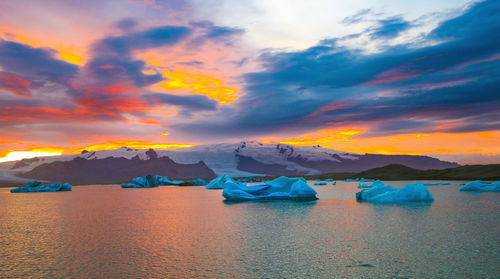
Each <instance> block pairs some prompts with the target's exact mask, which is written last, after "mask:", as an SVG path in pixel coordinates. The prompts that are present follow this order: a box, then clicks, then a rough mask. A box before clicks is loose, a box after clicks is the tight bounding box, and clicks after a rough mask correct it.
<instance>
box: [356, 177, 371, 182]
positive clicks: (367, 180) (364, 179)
mask: <svg viewBox="0 0 500 279" xmlns="http://www.w3.org/2000/svg"><path fill="white" fill-rule="evenodd" d="M359 181H360V182H375V179H369V178H361V179H360V180H359Z"/></svg>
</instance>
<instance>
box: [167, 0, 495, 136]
mask: <svg viewBox="0 0 500 279" xmlns="http://www.w3.org/2000/svg"><path fill="white" fill-rule="evenodd" d="M499 7H500V2H498V1H491V0H490V1H484V2H480V3H478V4H476V5H473V6H471V7H470V9H468V10H467V11H466V12H465V13H464V14H462V15H460V16H458V17H457V18H454V19H451V20H448V21H445V22H442V23H441V24H440V25H439V26H438V27H437V28H436V29H434V30H433V31H432V32H430V34H429V35H428V37H427V38H426V39H427V40H432V41H436V42H438V43H436V44H434V45H432V46H421V45H412V44H408V45H397V46H393V47H387V48H385V49H384V50H383V51H381V52H379V53H375V54H365V53H362V52H361V51H357V50H350V49H346V48H343V47H339V46H338V45H337V41H336V39H330V40H324V41H321V42H320V43H319V44H318V45H316V46H314V47H311V48H309V49H306V50H303V51H297V52H270V53H264V54H263V55H262V56H261V60H262V61H263V64H262V65H263V67H264V70H262V71H260V72H255V73H249V74H246V75H244V76H243V77H242V78H243V79H244V81H245V87H244V88H243V90H242V91H243V93H244V94H243V96H241V97H240V98H238V99H237V101H235V103H233V105H234V106H235V107H233V108H222V109H221V112H220V113H219V114H218V115H217V116H215V117H214V118H212V119H207V120H206V121H202V122H201V123H200V122H198V123H183V124H178V125H177V126H176V127H177V128H179V129H181V130H183V131H184V132H186V133H188V134H195V133H203V134H204V135H208V136H213V137H220V138H223V137H234V138H241V137H246V136H256V135H264V134H269V133H273V134H275V133H286V132H287V131H294V133H295V134H296V133H299V132H306V131H311V130H316V129H321V128H325V127H329V126H332V125H340V124H334V123H342V125H357V126H359V125H369V126H370V127H371V132H370V133H371V135H388V134H397V133H403V132H405V133H415V132H436V131H448V132H458V131H465V130H467V131H473V130H474V127H477V130H478V131H482V130H484V129H486V127H489V128H494V127H497V124H498V121H497V120H495V119H498V117H485V118H482V119H481V121H478V120H476V119H477V117H479V116H481V115H489V116H492V115H495V116H498V113H496V111H498V108H499V107H500V98H499V95H498V92H500V55H499V54H500V37H498V36H494V35H493V34H498V33H500V21H499V20H498V14H499V12H498V11H499V9H500V8H499ZM365 13H368V12H367V11H366V12H363V13H361V14H360V16H359V17H361V16H362V15H363V14H365ZM351 21H353V19H351ZM377 26H378V29H370V30H368V31H367V32H369V35H371V36H375V37H377V38H383V37H385V38H389V37H394V36H397V35H398V34H399V33H400V32H403V31H404V30H406V29H407V28H409V27H410V26H411V23H409V22H407V21H405V20H404V19H402V18H401V17H395V18H390V19H387V20H385V21H380V22H379V25H377ZM484 30H487V34H488V35H485V34H484V33H485V32H484ZM478 34H483V35H482V36H481V37H480V38H479V37H478ZM450 38H452V39H450ZM437 120H456V121H459V120H460V121H462V122H457V123H455V125H453V127H452V126H442V125H440V124H439V122H438V121H437ZM495 121H496V122H495ZM440 126H442V127H440ZM368 134H369V133H368Z"/></svg>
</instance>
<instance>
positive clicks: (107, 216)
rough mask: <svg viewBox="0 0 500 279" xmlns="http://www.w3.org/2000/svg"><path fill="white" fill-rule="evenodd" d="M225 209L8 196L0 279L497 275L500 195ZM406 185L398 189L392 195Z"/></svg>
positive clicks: (437, 191) (82, 196)
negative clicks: (417, 200)
mask: <svg viewBox="0 0 500 279" xmlns="http://www.w3.org/2000/svg"><path fill="white" fill-rule="evenodd" d="M356 186H357V184H356V185H355V184H354V183H343V182H338V183H337V185H336V186H321V187H315V189H316V190H317V191H318V197H319V200H318V201H313V202H304V203H300V202H293V201H274V202H250V203H249V202H246V203H224V202H222V199H223V198H222V196H221V193H222V191H217V190H216V191H207V190H205V189H204V188H203V187H159V188H155V189H132V190H130V191H127V190H122V189H120V188H119V187H116V186H110V187H108V186H88V187H75V188H74V190H73V192H67V193H35V194H16V195H14V194H10V193H8V189H0V204H1V205H2V208H1V210H0V228H1V229H0V248H1V249H0V270H1V271H2V272H1V273H2V274H1V276H0V277H14V278H19V277H22V278H26V277H45V278H47V277H48V278H65V277H77V278H130V277H133V278H137V277H139V278H152V277H156V278H157V277H160V278H165V277H176V278H177V277H182V278H185V277H197V276H204V277H210V278H212V277H216V278H217V277H218V278H220V277H250V278H269V277H273V278H274V277H286V278H288V277H293V278H295V277H302V278H306V277H308V278H309V277H314V278H321V277H323V278H332V277H335V278H353V277H354V278H360V277H361V278H363V277H364V278H379V277H402V276H406V277H446V278H457V277H494V276H496V275H498V274H500V267H499V266H498V264H497V259H498V258H499V255H500V247H499V246H498V235H500V227H499V226H497V225H496V224H497V220H498V219H499V218H500V195H498V194H497V193H492V194H493V195H488V194H480V195H470V194H469V193H464V192H460V191H458V187H459V186H439V187H429V189H430V190H431V192H432V194H433V196H434V197H435V199H436V201H435V202H434V203H426V204H416V203H407V204H397V205H388V204H371V203H358V202H356V201H355V199H354V194H355V192H356V191H358V189H357V188H356ZM396 186H398V185H396Z"/></svg>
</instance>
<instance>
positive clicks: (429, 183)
mask: <svg viewBox="0 0 500 279" xmlns="http://www.w3.org/2000/svg"><path fill="white" fill-rule="evenodd" d="M424 185H425V186H435V185H450V182H425V183H424Z"/></svg>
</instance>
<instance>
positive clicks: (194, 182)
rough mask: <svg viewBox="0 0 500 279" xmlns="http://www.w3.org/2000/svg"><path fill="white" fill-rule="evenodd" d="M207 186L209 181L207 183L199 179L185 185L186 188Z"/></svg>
mask: <svg viewBox="0 0 500 279" xmlns="http://www.w3.org/2000/svg"><path fill="white" fill-rule="evenodd" d="M207 184H208V181H206V180H205V179H201V178H197V179H194V180H189V181H186V182H185V183H184V184H183V185H186V186H202V185H207Z"/></svg>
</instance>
